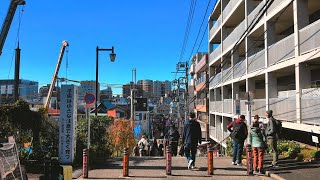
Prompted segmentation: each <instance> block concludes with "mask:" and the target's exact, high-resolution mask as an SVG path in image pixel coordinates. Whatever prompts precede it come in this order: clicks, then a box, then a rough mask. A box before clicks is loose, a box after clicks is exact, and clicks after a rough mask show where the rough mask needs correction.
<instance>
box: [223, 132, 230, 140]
mask: <svg viewBox="0 0 320 180" xmlns="http://www.w3.org/2000/svg"><path fill="white" fill-rule="evenodd" d="M229 134H230V133H229V132H228V130H227V131H223V139H224V138H226V137H228V136H229Z"/></svg>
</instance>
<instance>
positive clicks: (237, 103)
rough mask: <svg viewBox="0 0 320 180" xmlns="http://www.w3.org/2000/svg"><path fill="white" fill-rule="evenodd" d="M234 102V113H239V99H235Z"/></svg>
mask: <svg viewBox="0 0 320 180" xmlns="http://www.w3.org/2000/svg"><path fill="white" fill-rule="evenodd" d="M235 104H236V114H241V112H240V99H236V100H235Z"/></svg>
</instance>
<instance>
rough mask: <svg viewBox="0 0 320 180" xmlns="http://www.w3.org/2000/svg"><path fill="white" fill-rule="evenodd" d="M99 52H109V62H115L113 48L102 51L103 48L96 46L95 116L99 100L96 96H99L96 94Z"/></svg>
mask: <svg viewBox="0 0 320 180" xmlns="http://www.w3.org/2000/svg"><path fill="white" fill-rule="evenodd" d="M99 51H111V53H110V60H111V62H114V61H115V60H116V54H115V53H114V48H113V46H112V48H111V49H104V48H99V47H98V46H97V48H96V102H95V106H94V107H95V115H96V116H97V115H98V110H97V107H98V99H100V98H98V96H99V94H98V84H99V81H98V74H99V73H98V72H99V68H98V67H99Z"/></svg>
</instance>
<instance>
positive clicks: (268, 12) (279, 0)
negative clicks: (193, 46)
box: [267, 0, 284, 14]
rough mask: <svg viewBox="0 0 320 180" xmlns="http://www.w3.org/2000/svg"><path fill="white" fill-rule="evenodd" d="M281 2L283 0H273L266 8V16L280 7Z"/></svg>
mask: <svg viewBox="0 0 320 180" xmlns="http://www.w3.org/2000/svg"><path fill="white" fill-rule="evenodd" d="M283 2H284V0H274V1H273V3H272V4H271V5H270V7H269V8H268V10H267V14H270V13H271V12H272V11H273V10H274V9H275V8H276V7H278V6H280V5H281V4H282V3H283Z"/></svg>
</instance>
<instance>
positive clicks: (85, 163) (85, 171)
mask: <svg viewBox="0 0 320 180" xmlns="http://www.w3.org/2000/svg"><path fill="white" fill-rule="evenodd" d="M88 176H89V172H88V156H87V149H83V159H82V177H83V178H88Z"/></svg>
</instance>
